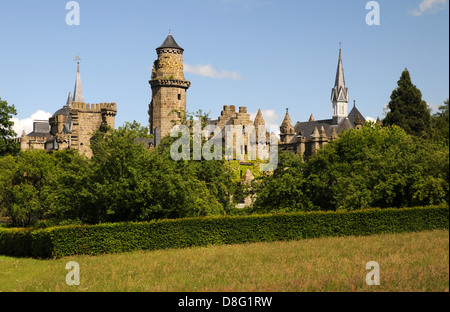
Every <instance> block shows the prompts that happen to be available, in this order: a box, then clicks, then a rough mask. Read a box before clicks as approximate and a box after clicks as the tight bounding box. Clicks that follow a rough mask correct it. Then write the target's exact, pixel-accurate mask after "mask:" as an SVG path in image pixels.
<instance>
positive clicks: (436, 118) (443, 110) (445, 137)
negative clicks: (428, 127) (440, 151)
mask: <svg viewBox="0 0 450 312" xmlns="http://www.w3.org/2000/svg"><path fill="white" fill-rule="evenodd" d="M448 105H449V99H447V100H445V102H444V105H441V106H439V111H438V112H437V113H435V114H434V115H433V116H432V129H433V131H432V139H433V140H435V141H437V142H443V143H444V144H445V145H446V146H448V145H449V114H448Z"/></svg>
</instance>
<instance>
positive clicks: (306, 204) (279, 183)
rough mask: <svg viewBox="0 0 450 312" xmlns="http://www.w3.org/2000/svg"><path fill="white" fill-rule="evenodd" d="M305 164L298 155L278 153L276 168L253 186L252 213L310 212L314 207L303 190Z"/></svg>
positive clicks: (305, 181) (304, 188) (305, 180)
mask: <svg viewBox="0 0 450 312" xmlns="http://www.w3.org/2000/svg"><path fill="white" fill-rule="evenodd" d="M304 169H305V163H304V162H303V161H302V157H301V156H299V155H293V154H291V153H286V152H280V153H279V162H278V167H277V169H275V171H274V172H273V174H272V175H269V176H266V177H264V178H263V179H262V181H261V183H257V184H256V185H255V193H256V194H257V198H256V201H255V203H254V205H253V209H252V212H254V213H271V212H292V211H310V210H314V209H315V208H314V206H313V204H312V202H311V200H310V199H309V196H308V194H306V192H305V190H307V189H308V188H307V187H306V183H307V179H306V178H305V175H304Z"/></svg>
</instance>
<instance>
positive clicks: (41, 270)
mask: <svg viewBox="0 0 450 312" xmlns="http://www.w3.org/2000/svg"><path fill="white" fill-rule="evenodd" d="M69 261H76V262H78V263H79V264H80V271H81V285H80V286H67V285H66V283H65V276H66V274H67V273H68V271H67V270H66V269H65V265H66V263H67V262H69ZM369 261H377V262H378V263H379V264H380V272H381V274H380V276H381V285H380V286H368V285H367V284H366V283H365V276H366V274H367V273H368V272H369V271H367V270H366V263H367V262H369ZM448 290H449V232H448V231H430V232H420V233H408V234H393V235H375V236H370V237H341V238H322V239H312V240H301V241H293V242H276V243H257V244H245V245H233V246H213V247H206V248H190V249H183V250H165V251H152V252H145V251H141V252H133V253H125V254H118V255H104V256H98V257H89V256H76V257H70V258H65V259H58V260H45V261H42V260H33V259H18V258H10V257H2V256H0V291H25V292H29V291H39V292H43V291H50V292H59V291H69V292H70V291H83V292H86V291H100V292H102V291H112V292H128V291H137V292H175V291H176V292H191V291H193V292H205V291H219V292H222V291H226V292H241V291H245V292H267V291H269V292H304V291H311V292H317V291H320V292H336V291H339V292H348V291H363V292H366V291H388V292H400V291H401V292H404V291H412V292H416V291H427V292H429V291H432V292H435V291H439V292H440V291H447V292H448Z"/></svg>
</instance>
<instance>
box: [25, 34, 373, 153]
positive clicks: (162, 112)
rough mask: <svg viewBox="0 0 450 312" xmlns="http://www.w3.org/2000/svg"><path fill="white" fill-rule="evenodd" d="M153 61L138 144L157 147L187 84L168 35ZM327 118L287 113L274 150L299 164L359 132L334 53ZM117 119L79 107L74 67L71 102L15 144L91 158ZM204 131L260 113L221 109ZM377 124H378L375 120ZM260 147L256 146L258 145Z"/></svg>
mask: <svg viewBox="0 0 450 312" xmlns="http://www.w3.org/2000/svg"><path fill="white" fill-rule="evenodd" d="M156 52H157V60H156V61H155V62H154V66H153V70H152V74H151V80H150V81H149V84H150V86H151V90H152V99H151V103H150V105H149V109H148V114H149V129H150V134H152V135H153V137H154V139H151V140H148V139H147V140H138V141H139V142H144V144H146V146H147V147H149V148H152V147H154V146H156V145H158V144H159V143H160V141H161V139H162V138H163V137H165V136H167V135H169V134H170V132H171V129H172V127H173V126H174V125H175V124H180V122H181V119H180V118H181V117H180V115H179V113H182V112H186V100H187V91H188V89H189V88H190V87H191V82H190V81H187V80H186V79H185V77H184V66H183V53H184V49H183V48H181V47H180V46H179V45H178V44H177V42H176V41H175V39H174V38H173V36H172V34H171V33H169V35H168V36H167V38H166V40H165V41H164V42H163V44H162V45H161V46H160V47H158V48H157V49H156ZM331 102H332V108H333V115H332V118H331V119H325V120H317V121H316V120H315V119H314V116H313V115H312V114H311V117H310V119H309V121H307V122H297V123H296V124H295V126H294V125H293V123H292V120H291V117H290V115H289V111H288V109H286V115H285V117H284V120H283V122H282V124H281V126H280V140H279V148H280V149H281V150H285V151H290V152H293V153H296V154H300V155H302V156H303V158H304V159H306V160H307V159H308V158H310V157H311V156H312V155H314V154H315V153H316V152H317V150H319V149H320V148H323V146H325V145H326V144H327V143H329V142H330V141H332V140H335V139H336V138H337V137H338V136H339V134H340V133H341V132H343V131H346V130H349V129H359V128H361V127H362V126H363V125H364V124H365V123H366V120H365V118H364V117H363V115H362V114H361V113H360V112H359V110H358V109H357V108H356V104H355V102H354V105H353V109H352V110H351V111H350V113H348V102H349V92H348V88H347V86H346V84H345V78H344V68H343V62H342V52H341V49H339V60H338V67H337V72H336V80H335V85H334V87H333V88H332V92H331ZM116 114H117V104H116V103H101V104H88V103H85V102H84V99H83V93H82V90H81V77H80V67H79V63H78V68H77V76H76V81H75V90H74V95H73V97H72V95H71V93H69V97H68V99H67V102H66V105H64V107H63V108H61V109H60V110H58V111H57V112H56V113H55V114H54V115H53V116H52V117H51V118H50V119H49V120H48V121H36V122H34V129H33V132H31V133H29V134H26V133H25V132H24V133H23V134H22V137H21V138H18V139H17V142H19V143H20V145H21V149H22V150H28V149H41V150H47V151H52V150H62V149H76V150H78V151H79V152H80V153H81V154H84V155H86V156H87V157H91V156H92V151H91V149H90V147H89V146H90V139H91V138H92V135H93V133H94V132H95V131H96V130H98V129H100V127H101V125H102V124H106V125H108V126H110V127H112V128H114V123H115V116H116ZM207 124H208V125H209V126H213V127H218V128H219V129H221V132H222V134H223V131H224V129H225V127H226V126H240V127H242V131H243V133H245V129H246V127H255V128H256V129H258V127H260V126H265V121H264V119H263V116H262V112H261V110H258V113H257V115H256V117H255V119H254V120H251V118H250V114H249V113H248V112H247V108H246V107H239V109H238V110H236V107H235V106H234V105H225V106H224V107H223V110H222V112H221V116H219V117H218V118H217V119H208V121H207ZM377 124H381V121H380V119H379V118H378V120H377ZM245 135H246V136H245V139H244V143H242V145H241V146H240V150H239V147H238V146H234V154H236V152H240V154H248V152H249V150H250V148H251V147H250V146H248V144H249V140H248V134H245ZM264 140H265V142H266V143H268V142H270V134H269V133H268V132H266V133H265V138H263V141H264ZM259 142H261V141H259Z"/></svg>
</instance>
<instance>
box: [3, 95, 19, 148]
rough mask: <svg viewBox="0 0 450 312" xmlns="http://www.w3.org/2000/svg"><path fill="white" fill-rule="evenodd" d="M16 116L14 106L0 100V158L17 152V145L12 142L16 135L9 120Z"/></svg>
mask: <svg viewBox="0 0 450 312" xmlns="http://www.w3.org/2000/svg"><path fill="white" fill-rule="evenodd" d="M16 114H17V111H16V109H15V107H14V105H8V102H6V101H2V99H1V98H0V156H5V155H14V154H17V152H18V151H19V148H20V147H19V144H17V143H15V142H14V138H15V137H16V136H17V134H16V133H15V132H14V130H13V126H14V123H13V122H12V121H11V118H12V117H13V116H15V115H16Z"/></svg>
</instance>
